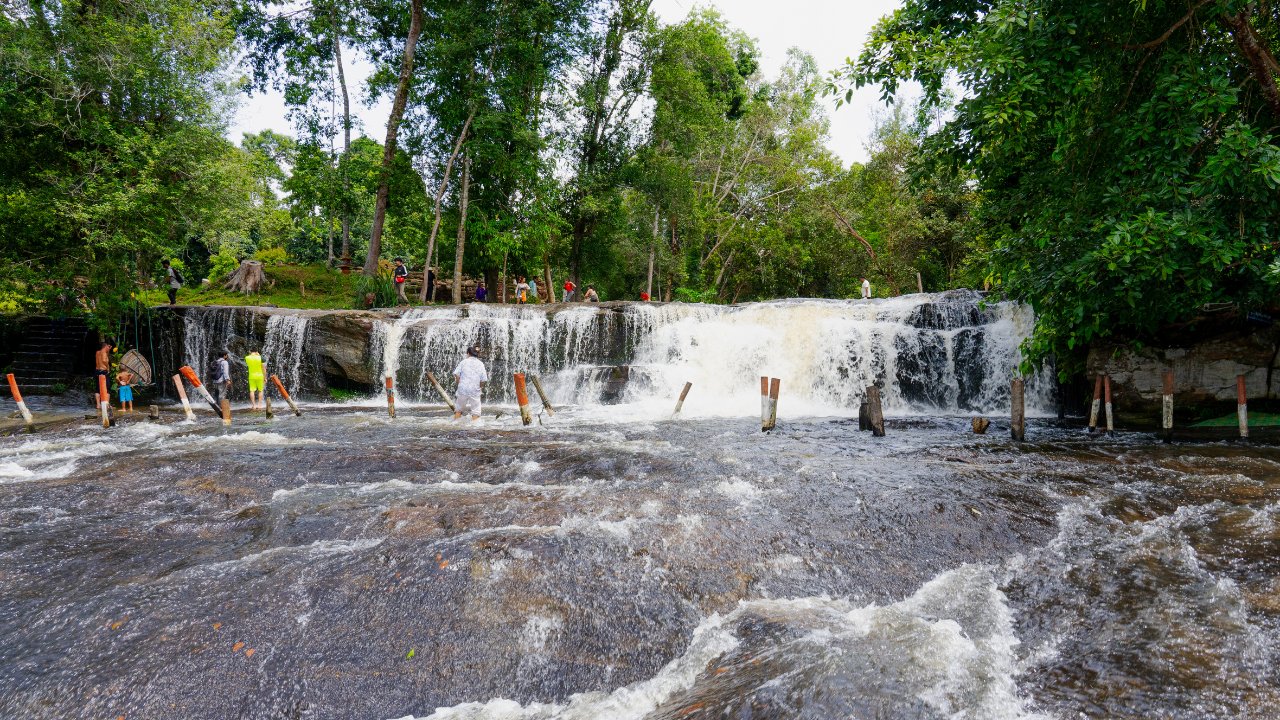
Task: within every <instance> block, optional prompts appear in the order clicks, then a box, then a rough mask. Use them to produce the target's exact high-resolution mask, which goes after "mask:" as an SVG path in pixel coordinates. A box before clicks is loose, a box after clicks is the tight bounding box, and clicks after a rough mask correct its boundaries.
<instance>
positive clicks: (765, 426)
mask: <svg viewBox="0 0 1280 720" xmlns="http://www.w3.org/2000/svg"><path fill="white" fill-rule="evenodd" d="M781 384H782V381H781V380H779V379H778V378H769V394H768V400H767V401H766V402H765V407H766V411H765V415H764V417H763V418H761V423H760V430H761V431H762V432H769V431H771V430H773V429H774V428H775V427H777V426H778V390H779V386H780V385H781Z"/></svg>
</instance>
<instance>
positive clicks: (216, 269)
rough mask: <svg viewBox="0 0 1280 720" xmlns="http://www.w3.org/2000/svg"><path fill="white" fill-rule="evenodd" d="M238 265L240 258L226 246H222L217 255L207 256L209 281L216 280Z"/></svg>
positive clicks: (228, 273)
mask: <svg viewBox="0 0 1280 720" xmlns="http://www.w3.org/2000/svg"><path fill="white" fill-rule="evenodd" d="M238 267H240V258H238V257H236V255H235V253H234V252H232V251H231V250H229V249H228V248H222V249H221V250H219V251H218V254H217V255H214V256H212V257H210V258H209V281H210V282H215V283H216V282H218V281H220V280H224V279H226V277H227V276H228V275H230V274H231V273H233V272H235V271H236V268H238Z"/></svg>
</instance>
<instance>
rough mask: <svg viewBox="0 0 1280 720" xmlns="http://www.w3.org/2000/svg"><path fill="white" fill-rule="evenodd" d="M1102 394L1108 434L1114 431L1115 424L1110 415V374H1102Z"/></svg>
mask: <svg viewBox="0 0 1280 720" xmlns="http://www.w3.org/2000/svg"><path fill="white" fill-rule="evenodd" d="M1102 396H1103V404H1104V406H1105V407H1106V410H1107V434H1108V435H1110V434H1111V433H1113V432H1115V431H1116V425H1115V422H1113V420H1112V415H1111V376H1110V375H1103V376H1102Z"/></svg>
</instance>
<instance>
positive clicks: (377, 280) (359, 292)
mask: <svg viewBox="0 0 1280 720" xmlns="http://www.w3.org/2000/svg"><path fill="white" fill-rule="evenodd" d="M369 293H373V295H374V300H373V306H374V307H395V304H396V299H397V294H396V283H395V281H394V280H392V279H391V276H390V275H384V274H381V273H379V274H378V275H377V277H368V276H367V275H361V276H360V279H359V280H358V281H356V307H358V308H363V307H365V306H366V303H365V296H366V295H368V294H369Z"/></svg>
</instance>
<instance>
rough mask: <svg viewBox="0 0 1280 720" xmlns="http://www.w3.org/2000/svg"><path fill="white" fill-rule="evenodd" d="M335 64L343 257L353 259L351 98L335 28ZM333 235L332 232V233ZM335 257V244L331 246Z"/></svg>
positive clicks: (339, 34)
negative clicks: (339, 102) (339, 110)
mask: <svg viewBox="0 0 1280 720" xmlns="http://www.w3.org/2000/svg"><path fill="white" fill-rule="evenodd" d="M333 63H334V65H336V66H337V68H338V87H340V88H342V161H341V163H340V164H339V167H340V168H341V169H342V206H341V208H340V209H341V211H342V257H344V258H345V257H351V213H350V211H349V208H348V207H347V204H348V201H347V198H348V196H349V195H350V194H351V180H350V178H348V177H347V162H348V161H349V159H350V157H351V96H350V95H348V93H347V75H346V73H345V72H344V71H343V69H342V35H341V33H339V32H338V30H337V26H336V25H335V26H334V32H333ZM330 234H331V235H332V231H331V232H330ZM329 254H330V255H333V243H332V242H331V243H330V244H329Z"/></svg>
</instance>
